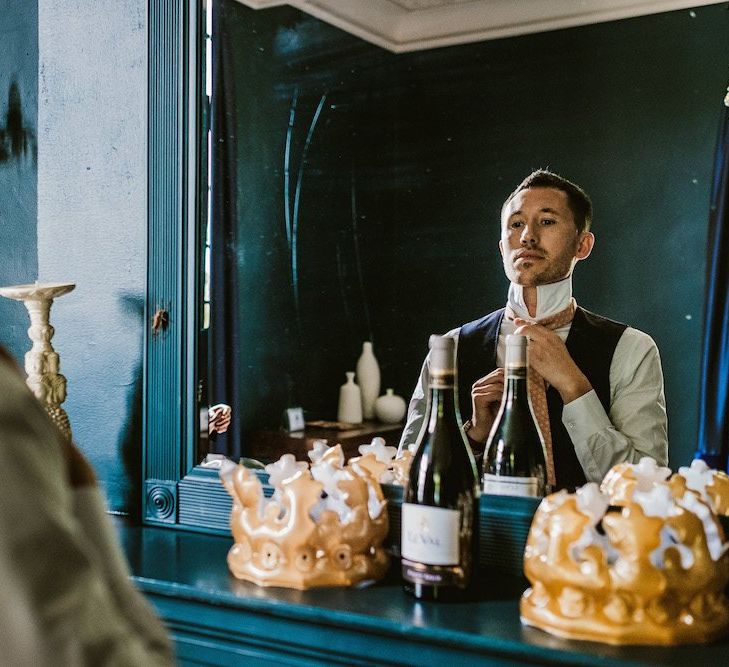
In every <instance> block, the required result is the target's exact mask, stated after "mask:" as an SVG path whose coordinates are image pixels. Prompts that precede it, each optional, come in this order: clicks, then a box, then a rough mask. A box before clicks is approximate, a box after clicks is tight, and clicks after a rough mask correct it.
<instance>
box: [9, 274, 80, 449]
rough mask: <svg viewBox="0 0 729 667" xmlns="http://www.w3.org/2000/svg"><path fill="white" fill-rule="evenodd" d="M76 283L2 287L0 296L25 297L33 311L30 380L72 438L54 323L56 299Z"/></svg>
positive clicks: (27, 363) (27, 368)
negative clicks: (65, 405) (56, 348)
mask: <svg viewBox="0 0 729 667" xmlns="http://www.w3.org/2000/svg"><path fill="white" fill-rule="evenodd" d="M74 287H76V285H75V284H74V283H38V282H36V283H32V284H29V285H13V286H10V287H0V296H4V297H7V298H8V299H14V300H15V301H22V302H23V303H24V304H25V307H26V308H27V310H28V314H29V315H30V328H29V329H28V336H29V338H30V340H31V341H32V342H33V346H32V347H31V348H30V350H29V351H28V352H26V353H25V372H26V373H27V375H28V379H27V380H26V383H27V384H28V386H29V387H30V390H31V391H32V392H33V394H35V396H36V398H37V399H38V400H39V401H40V402H41V403H42V405H43V407H44V408H45V409H46V412H47V413H48V414H49V415H50V417H51V419H52V420H53V423H54V424H55V425H56V426H57V427H58V429H59V430H60V431H61V433H63V435H64V436H66V437H67V438H69V439H71V423H70V422H69V419H68V415H67V414H66V411H65V410H64V409H63V408H62V407H61V404H62V403H63V402H64V401H65V400H66V378H65V377H64V376H63V375H61V374H60V373H59V372H58V371H59V368H60V358H59V356H58V352H56V351H55V350H54V349H53V346H52V345H51V339H52V338H53V334H54V333H55V330H54V329H53V327H52V326H51V324H50V312H51V305H52V304H53V300H54V299H56V298H58V297H59V296H63V295H64V294H68V293H69V292H70V291H71V290H73V289H74Z"/></svg>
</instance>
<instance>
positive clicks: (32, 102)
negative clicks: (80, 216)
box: [0, 0, 38, 363]
mask: <svg viewBox="0 0 729 667" xmlns="http://www.w3.org/2000/svg"><path fill="white" fill-rule="evenodd" d="M37 92H38V4H37V2H35V0H27V2H17V1H16V0H0V285H17V284H19V283H26V282H32V281H34V280H35V279H36V278H37V276H38V254H37V244H36V196H37V161H36V147H37V146H36V133H37V129H36V128H37V116H38V101H37ZM27 329H28V315H27V312H26V310H25V307H24V306H23V305H22V304H21V303H18V302H16V301H8V300H7V299H4V298H0V344H2V345H3V346H5V347H6V348H7V349H8V350H10V352H11V353H12V354H13V355H14V356H15V357H16V359H18V361H20V362H21V363H22V358H23V354H24V353H25V351H26V350H27V349H28V347H29V346H30V341H29V339H28V335H27V333H26V331H27Z"/></svg>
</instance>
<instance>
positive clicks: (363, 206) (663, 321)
mask: <svg viewBox="0 0 729 667" xmlns="http://www.w3.org/2000/svg"><path fill="white" fill-rule="evenodd" d="M212 13H213V19H212V26H211V37H212V44H213V48H212V58H211V67H210V72H211V74H212V77H211V78H212V98H211V113H210V116H211V135H210V139H209V147H210V172H209V181H210V211H211V212H210V216H209V234H208V238H207V244H206V250H205V256H206V261H204V262H201V265H203V266H204V268H205V273H206V279H207V288H206V290H205V293H206V304H204V308H205V309H206V312H207V313H208V317H207V321H206V327H205V329H204V331H203V332H202V334H201V340H202V341H203V343H204V345H202V346H201V347H203V348H204V349H206V350H207V353H208V354H207V360H206V368H203V375H202V377H203V378H205V377H206V374H207V382H205V381H204V382H203V384H204V388H205V396H204V399H203V400H205V401H207V402H209V403H218V402H225V403H229V404H231V405H232V407H233V420H232V424H231V428H230V429H229V431H228V432H227V433H226V434H224V435H220V434H219V435H217V436H216V438H215V440H213V441H211V442H210V443H206V444H204V445H203V446H201V450H200V451H199V452H198V460H199V459H201V458H202V456H203V455H204V454H205V453H206V451H207V449H206V448H209V450H210V451H215V452H221V453H225V454H228V455H229V456H232V457H237V456H241V455H244V456H257V455H260V452H259V451H258V450H257V449H256V447H257V446H258V445H257V444H256V443H260V435H261V434H262V433H271V432H275V431H277V430H278V429H279V427H280V425H281V419H282V414H283V412H284V410H285V409H286V408H288V407H292V406H302V407H303V408H304V410H305V415H306V418H307V419H313V420H332V419H335V418H336V410H337V397H338V392H339V386H340V385H341V384H343V383H344V381H345V372H346V371H351V370H354V366H355V363H356V361H357V358H358V357H359V355H360V353H361V348H362V342H363V341H366V340H371V341H372V342H373V344H374V352H375V355H376V356H377V359H378V361H379V365H380V369H381V373H382V392H384V390H385V388H387V387H392V388H393V389H394V390H395V393H397V394H400V395H402V396H403V397H404V398H405V399H406V400H407V399H408V398H409V396H410V393H411V392H412V389H413V387H414V385H415V382H416V379H417V376H418V372H419V369H420V366H421V363H422V360H423V357H424V355H425V353H426V351H427V340H428V335H429V334H430V333H433V332H443V331H446V330H448V329H451V328H453V327H455V326H458V325H460V324H462V323H464V322H467V321H469V320H472V319H475V318H477V317H480V316H481V315H483V314H485V313H488V312H490V311H492V310H494V309H496V308H498V307H500V306H502V305H503V303H504V301H505V298H506V288H507V281H506V279H505V277H504V275H503V271H502V267H501V260H500V257H499V253H498V248H497V243H498V238H499V212H500V208H501V204H502V202H503V200H504V199H505V198H506V196H507V195H508V194H509V192H510V191H511V190H512V189H513V188H514V186H515V185H516V184H517V183H519V182H520V181H521V179H522V178H523V177H524V176H526V175H527V174H528V173H529V172H530V171H531V170H532V169H533V168H537V167H549V168H551V169H552V170H553V171H556V172H557V173H560V174H562V175H564V176H566V177H567V178H570V179H572V180H574V181H575V182H577V183H579V184H580V185H582V186H583V187H584V188H585V190H586V191H587V192H588V193H589V194H590V195H591V197H592V199H593V204H594V207H595V220H594V226H593V231H594V232H595V235H596V237H597V242H596V246H595V249H594V251H593V253H592V256H591V257H590V258H589V259H588V260H587V261H585V262H583V263H581V264H580V265H579V266H578V267H577V269H576V272H575V277H574V293H575V297H576V298H577V301H578V303H579V304H581V305H583V306H585V307H587V308H589V309H591V310H593V311H596V312H599V313H601V314H604V315H606V316H608V317H611V318H613V319H616V320H620V321H624V322H627V323H629V324H630V325H632V326H634V327H636V328H639V329H641V330H643V331H646V332H648V333H650V334H651V335H652V336H653V338H654V339H655V340H656V342H657V344H658V347H659V350H660V352H661V357H662V362H663V366H664V375H665V383H666V397H667V405H668V411H669V429H670V431H669V442H670V448H671V449H670V451H671V464H672V465H673V466H676V465H682V464H684V463H685V462H686V461H687V460H688V459H690V458H691V456H692V453H693V449H694V446H695V445H694V443H695V434H696V424H697V400H698V386H699V385H698V377H699V360H700V353H701V340H700V339H701V333H702V315H703V300H704V269H705V244H706V221H707V215H708V199H709V191H710V185H711V176H712V173H711V170H712V154H713V147H714V140H715V136H716V129H717V125H716V124H717V122H718V111H719V108H720V104H721V101H722V99H723V95H724V90H725V85H726V81H725V78H726V64H727V62H729V39H727V37H729V12H727V11H726V10H725V8H724V7H723V6H721V5H713V6H708V7H702V8H699V9H696V10H692V11H688V10H682V11H676V12H670V13H664V14H657V15H652V16H645V17H640V18H634V19H628V20H623V21H617V22H611V23H602V24H597V25H590V26H584V27H579V28H571V29H567V30H558V31H553V32H545V33H539V34H532V35H526V36H520V37H514V38H508V39H500V40H494V41H488V42H480V43H474V44H466V45H461V46H451V47H444V48H438V49H432V50H428V51H422V52H416V53H407V54H400V55H395V54H392V53H390V52H387V51H384V50H383V49H380V48H378V47H376V46H373V45H371V44H368V43H366V42H364V41H362V40H360V39H358V38H357V37H354V36H352V35H349V34H347V33H345V32H343V31H341V30H339V29H337V28H335V27H333V26H330V25H328V24H326V23H324V22H322V21H320V20H318V19H316V18H313V17H311V16H308V15H306V14H304V13H302V12H300V11H298V10H296V9H292V8H290V7H274V8H270V9H265V10H257V11H256V10H251V9H248V8H246V7H244V6H243V5H241V4H239V3H238V2H236V1H235V0H217V1H216V2H215V3H214V6H213V12H212ZM278 442H279V445H280V446H281V448H282V449H285V447H286V444H285V441H278ZM281 443H283V444H281ZM278 453H279V454H280V453H284V452H283V451H279V452H278Z"/></svg>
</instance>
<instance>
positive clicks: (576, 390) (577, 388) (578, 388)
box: [558, 373, 592, 405]
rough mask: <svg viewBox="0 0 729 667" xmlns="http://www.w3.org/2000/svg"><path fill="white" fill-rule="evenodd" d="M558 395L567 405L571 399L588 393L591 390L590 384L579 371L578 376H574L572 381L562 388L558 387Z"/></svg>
mask: <svg viewBox="0 0 729 667" xmlns="http://www.w3.org/2000/svg"><path fill="white" fill-rule="evenodd" d="M558 391H559V395H560V397H561V398H562V403H563V404H564V405H567V404H568V403H571V402H572V401H576V400H577V399H578V398H580V397H581V396H584V395H585V394H588V393H589V392H591V391H592V385H591V384H590V381H589V380H588V379H587V378H586V377H585V376H584V375H583V374H582V373H580V376H579V377H577V378H575V379H574V380H573V381H571V382H570V383H569V385H566V386H565V387H564V388H563V389H559V390H558Z"/></svg>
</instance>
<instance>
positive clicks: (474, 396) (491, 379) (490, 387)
mask: <svg viewBox="0 0 729 667" xmlns="http://www.w3.org/2000/svg"><path fill="white" fill-rule="evenodd" d="M503 394H504V369H503V368H497V369H496V370H495V371H491V372H490V373H489V374H488V375H485V376H484V377H482V378H481V379H480V380H476V382H474V383H473V386H472V387H471V409H472V413H471V428H470V429H469V430H468V437H469V438H471V440H475V441H476V442H486V439H487V438H488V437H489V433H490V432H491V427H492V426H493V423H494V419H496V413H497V412H498V411H499V405H501V398H502V396H503Z"/></svg>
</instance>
